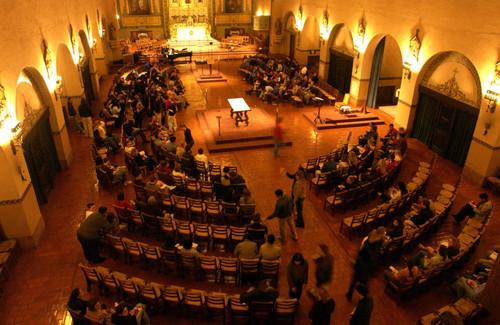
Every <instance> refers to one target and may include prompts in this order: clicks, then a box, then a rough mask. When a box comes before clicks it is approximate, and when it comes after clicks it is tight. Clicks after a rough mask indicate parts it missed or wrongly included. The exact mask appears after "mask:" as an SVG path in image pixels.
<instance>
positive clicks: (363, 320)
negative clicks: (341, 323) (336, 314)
mask: <svg viewBox="0 0 500 325" xmlns="http://www.w3.org/2000/svg"><path fill="white" fill-rule="evenodd" d="M356 292H357V294H358V295H359V296H360V298H359V301H358V305H357V306H356V308H355V309H354V310H353V311H352V313H351V320H350V321H349V324H350V325H368V324H370V316H371V314H372V310H373V299H372V297H371V296H370V295H369V294H368V288H367V287H366V286H365V285H364V284H358V285H357V286H356Z"/></svg>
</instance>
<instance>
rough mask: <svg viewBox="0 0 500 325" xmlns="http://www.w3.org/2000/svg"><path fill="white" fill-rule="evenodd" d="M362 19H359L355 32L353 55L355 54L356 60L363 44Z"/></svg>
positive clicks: (363, 27) (363, 26)
mask: <svg viewBox="0 0 500 325" xmlns="http://www.w3.org/2000/svg"><path fill="white" fill-rule="evenodd" d="M363 21H364V19H363V18H361V22H360V23H359V25H358V29H357V31H356V40H355V41H354V53H355V54H356V58H357V59H359V49H360V48H361V46H363V44H364V43H365V31H366V28H365V24H364V23H363Z"/></svg>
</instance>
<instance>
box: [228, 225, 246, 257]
mask: <svg viewBox="0 0 500 325" xmlns="http://www.w3.org/2000/svg"><path fill="white" fill-rule="evenodd" d="M229 229H230V234H229V246H230V248H229V250H230V251H233V249H234V248H235V247H236V245H238V244H239V243H241V242H242V241H243V238H244V237H245V233H246V232H247V228H246V227H234V226H231V227H229Z"/></svg>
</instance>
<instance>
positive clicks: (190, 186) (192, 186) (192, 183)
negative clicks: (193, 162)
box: [185, 178, 201, 198]
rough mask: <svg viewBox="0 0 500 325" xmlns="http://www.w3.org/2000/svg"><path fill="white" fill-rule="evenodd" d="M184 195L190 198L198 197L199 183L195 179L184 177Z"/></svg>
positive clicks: (199, 195)
mask: <svg viewBox="0 0 500 325" xmlns="http://www.w3.org/2000/svg"><path fill="white" fill-rule="evenodd" d="M185 184H186V195H187V196H189V197H191V198H200V197H201V193H200V183H199V182H198V181H197V180H196V179H192V178H186V180H185Z"/></svg>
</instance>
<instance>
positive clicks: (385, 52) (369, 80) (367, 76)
mask: <svg viewBox="0 0 500 325" xmlns="http://www.w3.org/2000/svg"><path fill="white" fill-rule="evenodd" d="M382 45H383V46H382ZM376 53H378V54H377V56H376ZM380 55H382V56H380ZM375 60H377V67H378V68H376V71H374V70H373V68H374V66H373V63H374V61H375ZM372 74H373V75H372ZM402 78H403V55H402V53H401V47H400V46H399V43H398V42H397V41H396V39H395V38H394V37H393V36H392V35H390V34H378V35H375V36H374V37H373V38H372V39H371V40H370V42H369V43H368V45H367V47H366V49H365V52H364V55H363V58H362V65H361V72H360V80H361V82H362V83H364V84H363V85H360V94H359V95H358V98H363V99H366V100H367V102H368V105H372V106H377V107H378V106H379V105H381V106H393V105H396V104H397V101H398V100H399V99H396V97H395V95H396V92H397V90H398V89H400V87H401V81H402ZM379 87H383V89H381V91H380V92H379ZM391 112H393V111H391ZM391 115H393V113H392V114H391ZM393 117H394V116H393Z"/></svg>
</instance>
